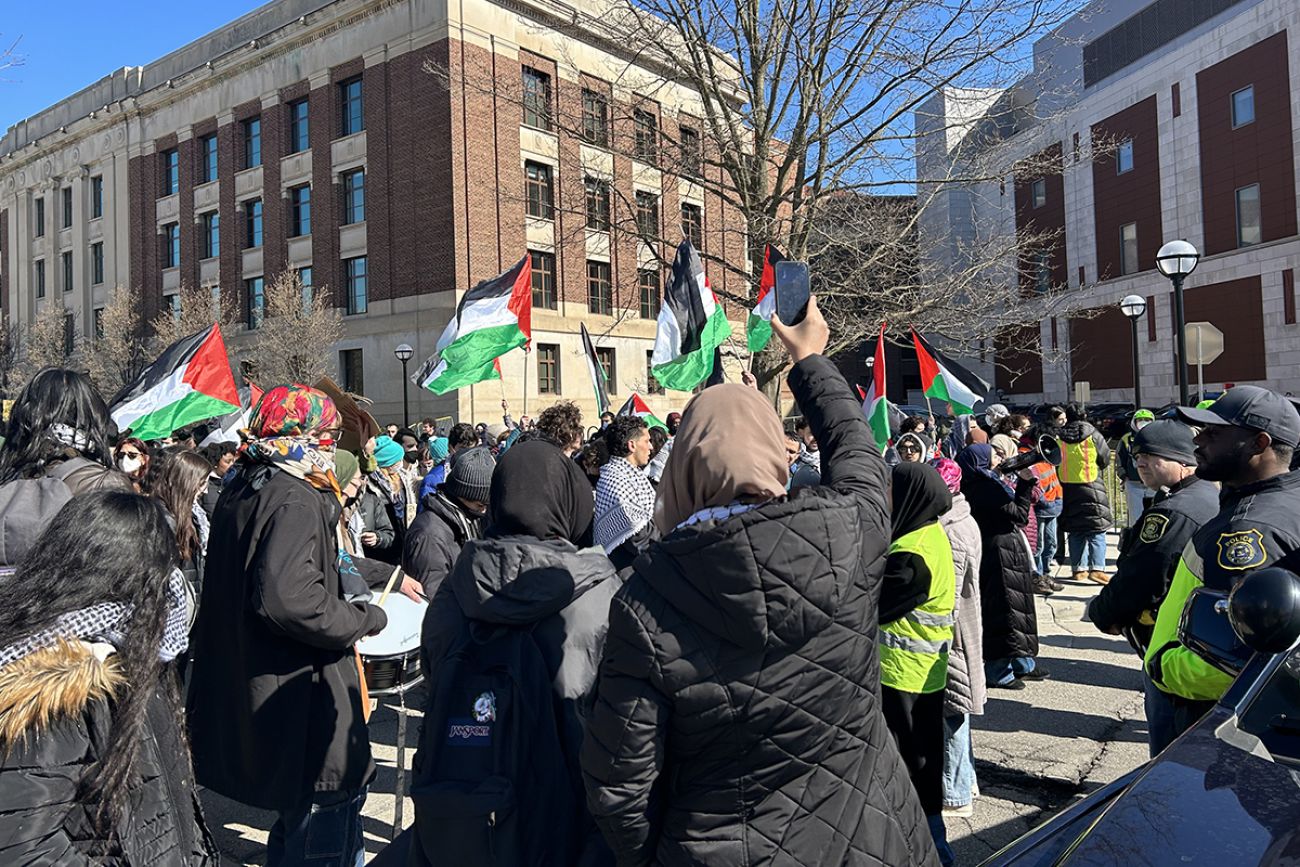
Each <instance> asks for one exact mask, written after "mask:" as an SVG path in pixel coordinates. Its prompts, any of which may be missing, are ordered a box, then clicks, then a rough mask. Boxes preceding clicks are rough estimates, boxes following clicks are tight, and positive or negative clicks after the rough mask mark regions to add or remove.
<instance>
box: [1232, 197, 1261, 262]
mask: <svg viewBox="0 0 1300 867" xmlns="http://www.w3.org/2000/svg"><path fill="white" fill-rule="evenodd" d="M1263 235H1264V231H1263V227H1262V226H1261V224H1260V213H1259V184H1251V185H1250V186H1248V187H1242V188H1241V189H1239V190H1237V246H1238V247H1249V246H1251V245H1252V244H1258V243H1259V242H1260V241H1262V240H1264V237H1263Z"/></svg>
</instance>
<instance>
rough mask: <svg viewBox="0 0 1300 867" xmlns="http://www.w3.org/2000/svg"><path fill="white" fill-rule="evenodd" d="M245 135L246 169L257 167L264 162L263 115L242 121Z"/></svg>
mask: <svg viewBox="0 0 1300 867" xmlns="http://www.w3.org/2000/svg"><path fill="white" fill-rule="evenodd" d="M242 130H243V136H244V169H245V170H247V169H255V168H257V167H258V166H260V165H261V164H262V116H261V115H260V114H259V115H257V116H256V117H250V118H246V119H245V120H244V121H242Z"/></svg>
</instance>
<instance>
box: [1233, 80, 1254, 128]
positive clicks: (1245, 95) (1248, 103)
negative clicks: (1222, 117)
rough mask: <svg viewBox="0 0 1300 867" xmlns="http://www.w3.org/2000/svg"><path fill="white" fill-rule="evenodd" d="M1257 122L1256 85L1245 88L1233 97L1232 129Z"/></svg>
mask: <svg viewBox="0 0 1300 867" xmlns="http://www.w3.org/2000/svg"><path fill="white" fill-rule="evenodd" d="M1254 122H1255V85H1253V84H1252V85H1250V86H1249V87H1243V88H1242V89H1241V90H1239V91H1237V92H1236V93H1234V94H1233V95H1232V128H1233V129H1236V128H1237V127H1239V126H1245V125H1246V124H1248V123H1254Z"/></svg>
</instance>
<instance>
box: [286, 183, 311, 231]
mask: <svg viewBox="0 0 1300 867" xmlns="http://www.w3.org/2000/svg"><path fill="white" fill-rule="evenodd" d="M303 193H306V198H300V197H301V196H302V195H303ZM310 234H311V184H299V185H298V186H296V187H290V188H289V237H290V238H301V237H303V236H304V235H310Z"/></svg>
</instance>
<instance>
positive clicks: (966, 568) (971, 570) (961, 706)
mask: <svg viewBox="0 0 1300 867" xmlns="http://www.w3.org/2000/svg"><path fill="white" fill-rule="evenodd" d="M939 524H940V526H942V527H943V529H944V532H946V533H947V534H948V542H949V543H950V544H951V545H952V563H953V568H954V571H955V572H956V574H957V610H956V616H957V625H956V628H955V629H954V630H953V642H952V651H951V652H950V653H949V654H948V688H947V690H946V692H945V693H944V696H943V705H944V713H946V714H949V715H954V714H962V713H969V714H982V713H984V700H985V698H986V694H985V680H984V626H983V624H982V623H981V621H980V616H981V615H980V558H981V556H983V552H984V545H983V542H981V541H980V528H979V525H978V524H976V523H975V519H974V518H972V517H971V514H970V503H968V502H966V498H965V497H964V496H962V495H961V494H953V495H952V508H951V509H949V510H948V512H947V513H946V514H944V515H942V516H940V518H939Z"/></svg>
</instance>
